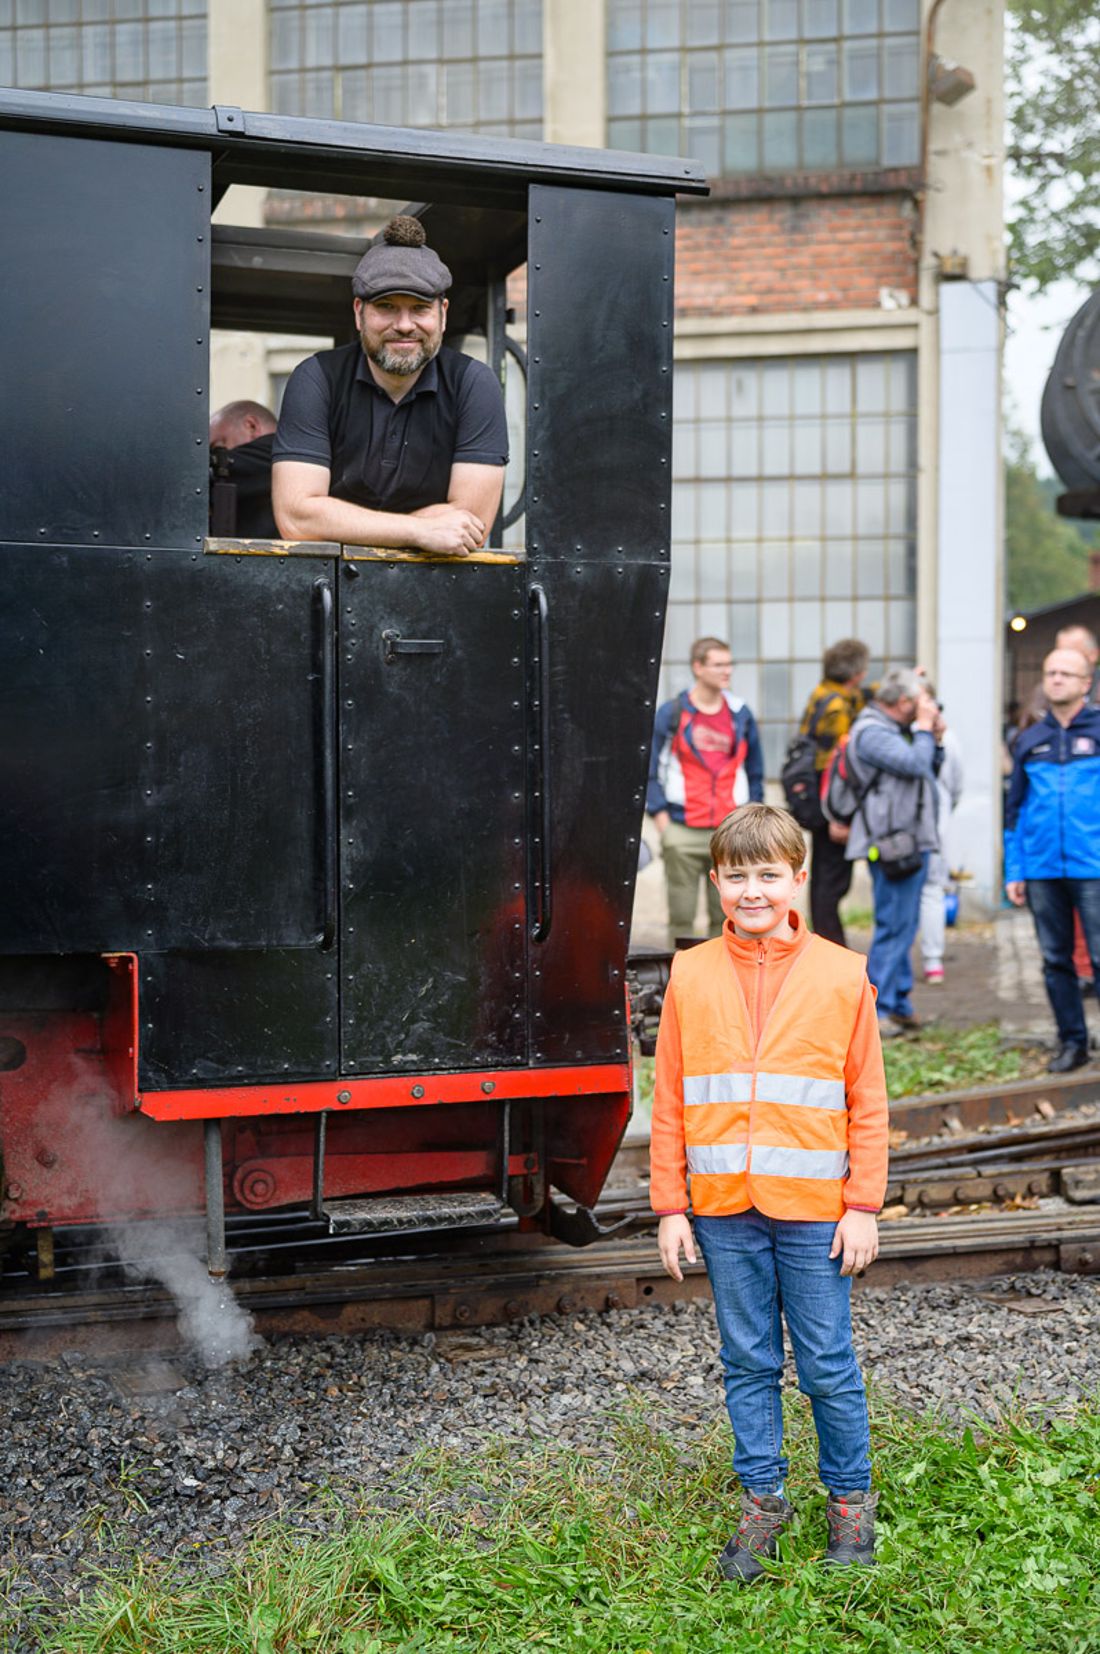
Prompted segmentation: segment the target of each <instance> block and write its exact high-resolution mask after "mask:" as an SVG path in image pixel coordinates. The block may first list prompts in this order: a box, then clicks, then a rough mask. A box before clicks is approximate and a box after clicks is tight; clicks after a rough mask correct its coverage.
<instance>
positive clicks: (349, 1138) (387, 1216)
mask: <svg viewBox="0 0 1100 1654" xmlns="http://www.w3.org/2000/svg"><path fill="white" fill-rule="evenodd" d="M21 963H23V964H25V963H26V962H19V961H6V962H5V977H6V983H0V991H3V988H4V987H5V986H6V987H7V991H8V994H9V996H10V994H11V992H12V991H13V990H14V985H15V983H16V982H17V981H19V980H20V972H19V969H18V967H19V965H20V964H21ZM32 976H33V981H34V985H35V993H34V994H33V995H31V996H30V997H32V999H33V1001H34V1003H32V1007H31V1008H30V1009H26V1010H18V1009H7V1008H5V1009H4V1011H3V1034H2V1037H0V1104H2V1108H3V1120H4V1137H3V1149H4V1161H3V1166H2V1168H0V1171H2V1188H3V1199H2V1202H0V1248H3V1249H5V1250H14V1251H15V1252H17V1253H20V1252H22V1253H27V1252H33V1255H34V1267H35V1272H36V1273H37V1275H38V1276H39V1278H40V1279H48V1278H49V1277H50V1275H51V1273H52V1266H53V1232H54V1230H58V1231H62V1230H67V1229H78V1228H79V1229H84V1230H87V1229H95V1228H101V1229H102V1230H103V1231H104V1251H105V1253H107V1254H109V1253H110V1251H111V1250H112V1236H113V1235H116V1236H117V1233H118V1231H119V1230H121V1229H123V1228H126V1227H127V1226H131V1225H139V1226H145V1225H149V1226H155V1225H158V1224H159V1225H165V1224H168V1225H177V1226H178V1225H181V1224H182V1225H186V1224H188V1223H189V1222H192V1221H196V1220H197V1221H198V1222H200V1223H202V1222H205V1225H206V1246H207V1254H208V1259H209V1262H210V1266H211V1269H212V1271H213V1272H215V1273H218V1272H221V1271H222V1270H224V1268H225V1221H226V1218H227V1217H228V1219H229V1220H230V1223H231V1224H232V1221H233V1220H234V1218H236V1217H238V1216H241V1217H243V1216H245V1215H247V1214H255V1215H257V1216H258V1215H261V1214H267V1215H270V1216H271V1217H272V1219H273V1220H274V1222H275V1225H276V1227H277V1223H278V1215H279V1214H280V1213H292V1214H294V1216H295V1221H298V1219H299V1218H300V1217H301V1215H302V1214H303V1213H308V1215H309V1216H310V1217H311V1218H312V1219H313V1220H315V1221H316V1222H318V1223H321V1224H322V1225H325V1226H327V1228H328V1230H329V1232H331V1233H345V1234H347V1233H356V1232H368V1233H388V1234H394V1233H397V1232H402V1231H404V1232H412V1231H418V1230H425V1229H430V1228H435V1227H447V1228H456V1227H463V1226H478V1225H483V1224H487V1223H492V1222H494V1221H495V1220H497V1219H498V1218H499V1217H500V1216H501V1214H503V1213H504V1212H505V1211H506V1210H507V1211H509V1212H510V1213H511V1214H513V1215H514V1217H515V1218H517V1219H518V1220H519V1222H520V1225H521V1227H523V1228H527V1229H541V1230H544V1231H546V1232H548V1233H553V1234H556V1235H557V1236H558V1237H559V1238H560V1239H562V1240H565V1241H568V1242H570V1243H572V1244H586V1243H587V1242H588V1241H591V1240H595V1239H597V1238H599V1236H600V1234H601V1231H600V1229H599V1227H598V1226H597V1225H596V1224H595V1222H594V1220H591V1219H590V1218H589V1217H587V1215H586V1209H587V1208H588V1207H590V1206H591V1205H592V1204H594V1202H595V1200H596V1197H597V1195H598V1193H599V1189H600V1187H601V1185H602V1183H603V1181H604V1178H605V1177H606V1174H607V1170H608V1167H609V1166H610V1164H611V1160H612V1158H613V1157H614V1154H615V1151H616V1149H617V1147H618V1144H619V1141H620V1139H621V1137H622V1133H623V1130H624V1128H625V1125H626V1122H627V1119H628V1117H629V1109H630V1096H629V1087H628V1086H627V1088H626V1089H619V1090H610V1089H609V1090H605V1091H599V1090H591V1089H589V1090H586V1091H585V1092H584V1093H583V1094H582V1095H578V1096H573V1097H569V1096H561V1095H536V1096H523V1097H514V1096H513V1097H509V1096H507V1095H504V1096H500V1097H497V1096H495V1095H494V1093H495V1092H496V1089H497V1087H498V1085H499V1086H500V1087H501V1089H502V1090H506V1089H507V1088H508V1086H509V1083H511V1085H512V1086H513V1087H515V1085H516V1083H517V1079H518V1078H519V1076H517V1075H516V1074H515V1073H512V1074H508V1073H507V1072H505V1073H503V1074H500V1075H498V1076H496V1077H487V1075H486V1073H485V1072H484V1071H477V1072H473V1073H469V1074H466V1075H463V1074H457V1073H449V1074H440V1073H432V1074H431V1075H430V1076H425V1077H424V1078H423V1079H418V1078H417V1077H416V1076H408V1077H402V1080H401V1082H400V1083H401V1087H402V1089H403V1090H404V1091H406V1092H407V1093H408V1094H409V1097H410V1099H411V1100H412V1102H413V1103H414V1104H415V1106H408V1104H407V1103H403V1104H402V1105H400V1106H389V1107H387V1106H372V1107H368V1108H357V1107H355V1106H354V1104H353V1102H352V1099H353V1098H354V1097H355V1093H356V1092H359V1093H360V1094H364V1083H363V1082H362V1081H358V1080H340V1079H336V1080H335V1081H325V1082H321V1081H318V1082H314V1083H313V1084H312V1085H310V1086H307V1087H304V1088H300V1089H301V1091H302V1092H303V1093H306V1094H307V1095H306V1096H305V1098H304V1101H305V1102H306V1104H307V1107H306V1108H305V1109H302V1110H300V1111H299V1112H296V1113H283V1114H279V1113H273V1112H264V1113H255V1114H253V1115H251V1116H249V1115H242V1116H239V1117H235V1116H233V1115H215V1116H211V1115H210V1114H209V1113H208V1112H206V1111H207V1110H208V1109H210V1108H213V1107H219V1108H220V1107H224V1106H225V1104H226V1102H227V1100H228V1101H229V1103H230V1106H232V1096H233V1093H232V1090H231V1089H228V1088H227V1089H223V1090H221V1091H218V1092H212V1093H207V1094H204V1093H202V1092H176V1093H159V1094H156V1096H157V1098H158V1099H159V1101H161V1102H162V1103H163V1102H164V1100H165V1099H166V1098H169V1099H171V1101H172V1105H173V1109H174V1112H175V1114H176V1116H177V1117H176V1118H172V1119H158V1118H155V1117H154V1116H153V1115H152V1114H151V1113H150V1112H148V1107H147V1104H148V1102H149V1101H150V1099H147V1097H145V1096H143V1095H142V1094H141V1093H140V1091H139V1090H138V1089H137V1064H136V1061H135V1041H136V1040H137V1038H138V1037H139V1036H138V1030H137V1018H136V1014H135V1009H134V1004H133V1001H132V994H133V992H134V981H135V976H136V970H135V962H134V961H133V959H132V958H130V957H129V956H115V957H111V958H108V959H104V960H95V959H91V958H84V959H59V960H38V961H35V962H34V963H33V966H32ZM22 987H23V990H24V991H25V990H26V983H25V982H23V983H22ZM65 1000H68V1003H63V1001H65ZM616 1072H617V1071H616V1069H615V1068H614V1067H613V1066H612V1065H606V1066H605V1067H603V1068H601V1069H599V1070H593V1071H590V1073H589V1076H588V1078H589V1080H590V1081H591V1080H597V1081H598V1076H610V1075H612V1074H615V1073H616ZM621 1073H622V1074H628V1070H625V1069H624V1070H622V1071H621ZM578 1074H583V1071H574V1074H573V1084H574V1085H575V1084H577V1083H578V1079H577V1076H578ZM523 1078H524V1080H525V1082H526V1083H528V1084H531V1083H534V1084H536V1085H537V1084H538V1079H537V1071H536V1073H535V1074H532V1073H531V1071H527V1072H526V1074H525V1075H524V1076H523ZM546 1083H548V1084H551V1083H553V1082H552V1080H551V1077H550V1073H547V1075H546ZM367 1084H368V1085H369V1082H367ZM260 1089H263V1088H260ZM256 1090H257V1088H256V1087H254V1086H250V1087H242V1088H240V1089H239V1097H240V1102H241V1106H245V1105H246V1104H247V1103H252V1104H253V1106H255V1104H256V1097H255V1093H256ZM274 1091H276V1088H275V1087H272V1088H268V1092H269V1095H270V1094H271V1093H272V1092H274ZM321 1092H324V1093H329V1094H331V1103H332V1106H331V1107H328V1108H324V1107H314V1106H311V1105H312V1104H313V1103H314V1102H315V1101H316V1100H317V1098H316V1096H314V1095H311V1094H315V1093H321ZM439 1094H448V1100H445V1101H444V1100H437V1101H433V1100H432V1098H433V1097H434V1096H437V1095H439ZM450 1099H453V1100H450ZM349 1105H350V1106H349ZM188 1109H192V1110H194V1111H195V1115H196V1116H197V1117H193V1118H183V1117H181V1116H182V1115H183V1114H184V1113H185V1112H186V1111H187V1110H188ZM199 1116H202V1117H199ZM580 1145H583V1148H581V1147H579V1146H580ZM555 1190H556V1191H558V1192H559V1193H561V1194H563V1195H565V1196H566V1197H568V1200H569V1201H570V1202H571V1203H575V1207H574V1206H572V1205H571V1206H570V1207H562V1206H561V1205H560V1203H559V1202H557V1201H555V1199H554V1191H555Z"/></svg>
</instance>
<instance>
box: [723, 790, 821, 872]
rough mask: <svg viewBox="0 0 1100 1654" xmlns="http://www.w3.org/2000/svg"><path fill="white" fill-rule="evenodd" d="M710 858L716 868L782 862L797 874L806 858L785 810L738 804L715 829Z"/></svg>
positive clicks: (802, 842)
mask: <svg viewBox="0 0 1100 1654" xmlns="http://www.w3.org/2000/svg"><path fill="white" fill-rule="evenodd" d="M710 859H711V861H712V862H713V864H714V866H715V867H716V868H718V867H749V866H759V864H760V863H761V862H765V861H785V862H788V863H789V864H790V866H791V867H792V868H793V869H794V871H795V872H796V873H798V872H800V871H801V869H802V867H803V866H804V864H805V861H806V840H805V838H804V837H803V836H802V829H801V827H800V826H799V825H798V823H797V821H796V820H795V819H794V816H793V815H791V813H790V811H789V810H777V809H776V808H775V806H774V805H772V804H742V805H740V806H739V807H738V808H737V809H736V810H733V811H731V812H730V814H729V815H728V816H727V817H726V819H725V821H723V822H722V823H721V824H720V825H719V826H718V827H716V828H715V830H714V833H713V836H712V837H711V841H710Z"/></svg>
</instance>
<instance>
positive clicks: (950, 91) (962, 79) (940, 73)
mask: <svg viewBox="0 0 1100 1654" xmlns="http://www.w3.org/2000/svg"><path fill="white" fill-rule="evenodd" d="M928 90H929V91H930V92H931V94H932V96H933V97H934V98H935V100H936V102H937V103H958V101H959V99H960V98H965V97H966V94H967V93H968V92H973V90H974V76H973V74H972V73H971V71H970V70H969V69H964V68H963V66H962V64H961V63H952V62H951V59H950V58H946V57H940V56H938V55H937V53H935V52H933V53H932V56H931V57H930V58H929V59H928Z"/></svg>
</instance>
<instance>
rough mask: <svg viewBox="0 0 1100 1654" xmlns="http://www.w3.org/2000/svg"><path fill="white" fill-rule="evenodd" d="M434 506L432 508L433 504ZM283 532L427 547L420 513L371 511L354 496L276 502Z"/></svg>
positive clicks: (344, 542)
mask: <svg viewBox="0 0 1100 1654" xmlns="http://www.w3.org/2000/svg"><path fill="white" fill-rule="evenodd" d="M429 509H431V508H429ZM275 520H276V522H277V523H278V525H279V532H280V534H282V535H283V536H284V537H285V538H286V539H289V540H335V541H337V542H338V543H339V544H341V545H352V546H409V547H411V548H412V549H413V550H414V551H419V550H422V549H423V546H424V536H423V533H422V529H421V527H420V525H419V523H418V521H417V513H415V512H412V513H409V514H408V515H406V514H404V513H403V512H398V511H371V510H370V509H369V508H368V507H367V506H363V505H355V504H353V503H352V501H351V500H337V499H333V498H332V496H331V495H317V496H315V497H314V498H312V499H309V500H303V501H300V502H299V503H298V504H297V505H295V506H294V507H292V508H289V509H288V508H287V507H285V506H281V505H280V502H279V501H278V500H277V501H276V502H275Z"/></svg>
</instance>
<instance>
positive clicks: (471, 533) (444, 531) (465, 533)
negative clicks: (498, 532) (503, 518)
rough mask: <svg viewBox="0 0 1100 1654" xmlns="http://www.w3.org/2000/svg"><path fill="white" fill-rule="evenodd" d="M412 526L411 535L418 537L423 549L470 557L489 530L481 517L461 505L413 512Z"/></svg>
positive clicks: (410, 520)
mask: <svg viewBox="0 0 1100 1654" xmlns="http://www.w3.org/2000/svg"><path fill="white" fill-rule="evenodd" d="M409 526H410V530H411V532H410V535H409V538H410V539H414V538H415V541H416V544H417V546H418V547H419V548H420V550H421V551H436V552H444V553H446V554H447V555H448V556H450V557H468V556H469V554H470V552H471V551H476V550H477V549H478V547H479V546H480V545H482V544H483V543H484V541H485V536H486V535H487V534H488V532H489V530H488V529H487V528H486V527H485V524H484V523H483V522H482V520H481V518H480V517H475V516H474V513H473V512H472V511H467V510H466V508H465V506H461V505H437V506H430V507H429V508H428V510H427V511H425V512H423V513H415V514H412V515H410V517H409Z"/></svg>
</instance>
